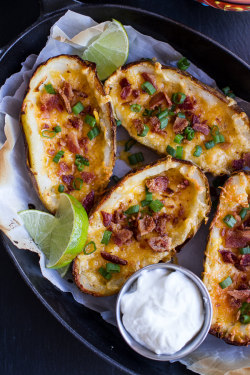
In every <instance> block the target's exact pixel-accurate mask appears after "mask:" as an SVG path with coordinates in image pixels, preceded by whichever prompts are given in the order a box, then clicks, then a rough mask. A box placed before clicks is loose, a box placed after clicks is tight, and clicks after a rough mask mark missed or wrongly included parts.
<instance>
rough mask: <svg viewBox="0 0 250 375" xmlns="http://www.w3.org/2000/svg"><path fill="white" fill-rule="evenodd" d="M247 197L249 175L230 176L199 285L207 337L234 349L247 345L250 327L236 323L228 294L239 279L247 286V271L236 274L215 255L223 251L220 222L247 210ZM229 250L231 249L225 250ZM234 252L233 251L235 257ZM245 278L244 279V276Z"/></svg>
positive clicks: (209, 243)
mask: <svg viewBox="0 0 250 375" xmlns="http://www.w3.org/2000/svg"><path fill="white" fill-rule="evenodd" d="M249 195H250V172H247V171H240V172H238V173H234V174H232V176H230V177H229V178H228V180H227V181H226V183H225V184H224V186H223V187H222V191H221V194H220V200H219V205H218V207H217V211H216V214H215V216H214V218H213V221H212V223H211V226H210V233H209V238H208V243H207V247H206V252H205V260H204V273H203V282H204V284H205V285H206V287H207V289H208V291H209V293H210V296H211V300H212V304H213V319H212V324H211V328H210V333H211V334H212V335H214V336H216V337H218V338H221V339H223V340H224V341H225V342H226V343H228V344H231V345H236V346H248V345H249V344H250V324H241V323H240V321H239V315H237V314H239V307H233V306H232V305H231V304H230V300H229V298H230V296H229V295H228V294H227V292H228V291H230V290H235V289H236V288H237V287H239V284H240V283H241V280H242V277H246V278H247V280H248V283H249V280H250V277H249V271H247V270H245V271H242V270H240V269H239V270H238V269H237V268H236V267H235V265H234V264H231V263H225V262H224V261H223V258H222V257H221V255H220V253H219V251H218V250H219V249H221V250H222V249H224V248H225V244H224V239H223V236H222V230H223V228H225V227H226V225H225V224H224V222H223V218H224V217H225V216H226V215H227V214H230V213H232V212H237V211H239V208H241V207H243V206H245V207H246V206H247V204H249V203H248V201H249ZM229 250H231V249H229ZM234 253H235V252H234ZM237 253H238V250H236V254H237ZM244 275H245V276H244ZM228 276H230V277H231V279H232V280H233V283H232V284H231V285H230V286H229V287H227V288H225V289H222V288H221V287H220V286H219V282H221V281H222V280H224V279H225V278H226V277H228Z"/></svg>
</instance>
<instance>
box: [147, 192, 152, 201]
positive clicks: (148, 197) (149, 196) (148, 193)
mask: <svg viewBox="0 0 250 375" xmlns="http://www.w3.org/2000/svg"><path fill="white" fill-rule="evenodd" d="M145 199H146V201H152V200H153V194H152V193H150V192H149V191H146V197H145Z"/></svg>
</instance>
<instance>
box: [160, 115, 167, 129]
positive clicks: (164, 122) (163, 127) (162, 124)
mask: <svg viewBox="0 0 250 375" xmlns="http://www.w3.org/2000/svg"><path fill="white" fill-rule="evenodd" d="M160 123H161V126H160V128H161V129H165V127H166V126H167V124H168V118H167V117H164V118H162V119H160Z"/></svg>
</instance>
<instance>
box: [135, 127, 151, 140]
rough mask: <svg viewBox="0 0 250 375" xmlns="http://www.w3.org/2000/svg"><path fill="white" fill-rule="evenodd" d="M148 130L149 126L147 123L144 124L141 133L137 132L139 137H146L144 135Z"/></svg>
mask: <svg viewBox="0 0 250 375" xmlns="http://www.w3.org/2000/svg"><path fill="white" fill-rule="evenodd" d="M148 132H149V127H148V126H147V125H144V129H143V131H142V132H141V134H137V135H138V136H139V137H146V135H147V134H148Z"/></svg>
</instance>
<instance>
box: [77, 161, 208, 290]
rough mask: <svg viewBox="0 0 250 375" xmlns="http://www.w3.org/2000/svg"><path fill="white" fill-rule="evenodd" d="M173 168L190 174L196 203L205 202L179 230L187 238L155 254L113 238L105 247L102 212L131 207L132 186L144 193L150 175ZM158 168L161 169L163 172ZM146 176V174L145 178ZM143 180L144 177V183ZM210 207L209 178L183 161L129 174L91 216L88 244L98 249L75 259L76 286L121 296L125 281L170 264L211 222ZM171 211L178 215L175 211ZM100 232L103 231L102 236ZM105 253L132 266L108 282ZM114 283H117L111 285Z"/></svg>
mask: <svg viewBox="0 0 250 375" xmlns="http://www.w3.org/2000/svg"><path fill="white" fill-rule="evenodd" d="M171 167H172V168H173V169H174V168H176V175H177V174H178V173H179V171H182V173H183V174H184V171H185V173H186V174H184V177H187V178H188V179H189V181H190V182H192V183H193V186H192V189H193V190H192V191H193V192H196V193H197V195H196V196H195V198H194V200H196V202H198V201H199V202H200V201H201V200H202V203H199V205H198V203H197V207H198V208H197V207H196V205H195V204H194V205H193V207H194V212H195V214H194V216H195V217H194V218H193V219H192V220H191V219H190V217H189V215H190V213H187V214H186V216H187V219H185V223H187V224H185V225H186V226H185V225H184V226H183V227H182V229H180V228H181V227H180V228H179V231H182V230H183V233H184V235H183V236H182V235H180V241H179V242H178V241H176V240H173V247H172V248H171V250H170V251H164V252H160V253H156V252H154V251H152V250H151V249H150V248H149V247H148V246H147V247H141V246H140V244H138V243H137V241H136V240H134V239H133V241H134V242H131V243H129V245H126V244H125V245H123V246H122V247H120V248H118V247H117V246H116V245H114V243H112V237H111V241H110V243H109V245H108V246H109V247H108V248H107V247H106V246H104V245H101V244H100V241H99V239H100V240H101V238H102V234H103V231H104V230H105V229H109V228H105V227H104V226H103V223H102V218H101V215H100V213H101V211H107V212H115V209H116V208H117V207H118V203H119V202H122V203H123V204H125V205H126V208H127V203H128V202H126V197H127V196H128V195H130V196H131V194H130V193H129V192H128V186H129V187H130V188H129V189H132V190H133V191H135V190H140V187H141V183H142V184H143V183H144V181H145V176H147V177H148V176H150V173H152V175H151V177H152V176H157V175H158V172H159V171H160V173H162V171H166V172H167V171H168V170H170V169H172V168H171ZM158 168H160V169H159V171H158ZM178 168H179V169H178ZM153 170H154V172H153ZM142 174H144V175H143V177H142ZM138 176H139V177H138ZM138 178H139V179H138ZM140 178H142V180H141V179H140ZM195 178H197V181H199V182H197V181H195ZM135 179H136V181H137V179H138V184H136V185H134V181H135ZM198 192H199V193H198ZM201 192H203V193H201ZM123 194H124V195H123ZM125 194H126V195H125ZM139 194H141V193H139ZM187 194H188V195H189V194H190V192H187ZM194 194H195V193H194ZM200 194H201V195H200ZM201 196H202V198H201ZM198 197H199V198H198ZM158 198H159V197H157V199H158ZM131 199H132V198H131ZM142 199H144V194H143V196H140V200H142ZM180 199H181V198H180ZM190 199H191V198H190ZM203 199H204V201H203ZM127 201H128V199H127ZM135 203H136V202H135V201H133V202H132V203H129V205H133V204H135ZM178 204H179V202H178ZM176 205H177V203H176ZM187 205H188V202H187ZM210 206H211V201H210V194H209V185H208V181H207V178H206V176H205V175H204V174H203V173H202V171H201V170H200V169H199V168H198V167H196V166H194V165H193V164H192V163H190V162H188V161H182V160H177V159H173V158H171V157H167V158H164V159H161V160H158V161H156V162H154V163H151V164H149V165H147V166H144V167H141V168H138V169H136V170H134V171H132V172H129V173H128V174H127V175H126V176H125V177H124V178H123V179H122V180H120V181H119V182H118V184H117V185H115V186H114V187H112V188H111V189H110V191H109V192H108V193H107V194H106V195H104V196H103V197H102V199H101V200H100V201H99V203H98V204H97V206H96V207H95V209H94V211H92V214H91V216H90V217H89V234H88V239H87V241H86V243H88V242H89V241H95V243H96V246H97V250H96V252H94V253H93V254H91V255H84V254H83V253H81V254H80V255H79V256H78V257H77V258H75V260H74V263H73V277H74V280H75V283H76V285H77V286H78V287H79V289H80V290H81V291H82V292H84V293H88V294H91V295H94V296H97V297H98V296H108V295H112V294H115V293H117V292H118V291H119V289H120V288H121V287H122V285H123V284H124V282H125V281H126V280H127V278H129V277H130V276H131V275H132V274H133V273H134V272H135V271H136V270H138V269H139V268H141V267H144V266H146V265H148V264H153V263H158V262H159V261H169V260H170V259H171V257H172V256H173V255H174V254H175V253H176V252H177V251H180V249H181V248H182V247H183V246H184V244H186V242H187V241H188V240H189V239H190V238H192V237H193V236H194V235H195V233H196V232H197V230H198V228H199V227H200V225H201V223H202V221H203V220H205V221H207V215H208V214H209V211H210ZM171 210H172V211H173V212H174V209H171ZM172 211H171V212H172ZM190 216H191V215H190ZM190 220H191V221H192V223H193V225H191V226H189V224H190V222H191V221H190ZM177 227H178V224H177V225H176V228H177ZM91 228H92V229H91ZM96 228H98V230H96ZM187 228H189V229H187ZM177 231H178V230H176V234H175V235H174V236H172V234H171V236H172V237H173V238H179V235H178V234H177ZM99 232H101V236H100V234H99ZM146 236H147V235H146ZM182 237H183V238H182ZM143 246H144V244H143ZM101 251H107V252H109V253H111V254H113V255H116V256H118V257H120V258H124V259H126V260H127V261H128V265H122V266H121V272H120V273H119V274H115V275H113V276H112V279H111V281H109V282H106V280H105V279H104V278H103V277H102V276H100V275H99V273H98V268H99V267H100V266H102V267H104V266H105V260H104V259H103V258H102V256H101ZM139 251H140V252H141V253H140V252H139ZM111 282H112V283H113V284H110V283H111Z"/></svg>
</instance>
